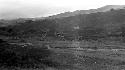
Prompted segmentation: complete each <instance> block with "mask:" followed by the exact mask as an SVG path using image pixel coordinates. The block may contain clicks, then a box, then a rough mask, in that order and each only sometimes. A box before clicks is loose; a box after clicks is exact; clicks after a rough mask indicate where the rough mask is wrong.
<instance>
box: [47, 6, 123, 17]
mask: <svg viewBox="0 0 125 70" xmlns="http://www.w3.org/2000/svg"><path fill="white" fill-rule="evenodd" d="M111 9H115V10H118V9H125V5H107V6H104V7H101V8H98V9H90V10H76V11H74V12H65V13H60V14H57V15H53V16H49V17H47V18H62V17H69V16H75V15H80V14H90V13H97V12H106V11H110V10H111Z"/></svg>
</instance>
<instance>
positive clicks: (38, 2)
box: [0, 0, 125, 18]
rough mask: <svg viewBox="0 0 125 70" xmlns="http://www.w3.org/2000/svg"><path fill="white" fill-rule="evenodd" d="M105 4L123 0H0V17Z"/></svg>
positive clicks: (54, 12)
mask: <svg viewBox="0 0 125 70" xmlns="http://www.w3.org/2000/svg"><path fill="white" fill-rule="evenodd" d="M105 5H125V0H0V18H19V17H26V18H27V17H42V16H49V15H53V14H57V13H61V12H67V11H75V10H87V9H95V8H99V7H102V6H105Z"/></svg>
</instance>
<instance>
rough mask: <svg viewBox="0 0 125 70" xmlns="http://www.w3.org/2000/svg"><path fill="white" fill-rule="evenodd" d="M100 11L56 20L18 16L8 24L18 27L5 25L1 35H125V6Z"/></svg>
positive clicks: (100, 9)
mask: <svg viewBox="0 0 125 70" xmlns="http://www.w3.org/2000/svg"><path fill="white" fill-rule="evenodd" d="M97 10H98V11H97ZM97 10H96V11H93V12H92V11H91V12H90V13H89V14H77V15H74V16H68V17H62V16H61V17H58V18H55V19H47V18H45V19H38V20H36V19H35V20H34V19H18V20H13V22H12V20H10V21H9V20H8V21H7V23H9V24H11V23H15V26H10V27H7V28H1V34H2V33H4V35H10V36H19V37H34V36H39V37H41V36H44V35H45V36H46V37H56V36H55V33H59V36H60V35H63V36H64V37H65V39H67V40H69V38H70V37H74V36H81V37H82V38H83V39H84V38H88V37H89V38H90V39H92V38H95V39H98V38H109V37H110V36H113V37H116V38H118V37H124V38H125V9H124V6H116V5H115V6H114V5H109V6H105V7H102V8H98V9H97ZM89 11H90V10H89ZM67 15H68V13H67ZM69 15H70V13H69ZM4 22H5V21H4ZM1 24H4V23H3V22H2V23H1ZM16 24H17V25H16ZM46 34H47V35H46ZM73 39H74V38H73ZM122 39H123V38H122ZM70 40H71V38H70Z"/></svg>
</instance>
